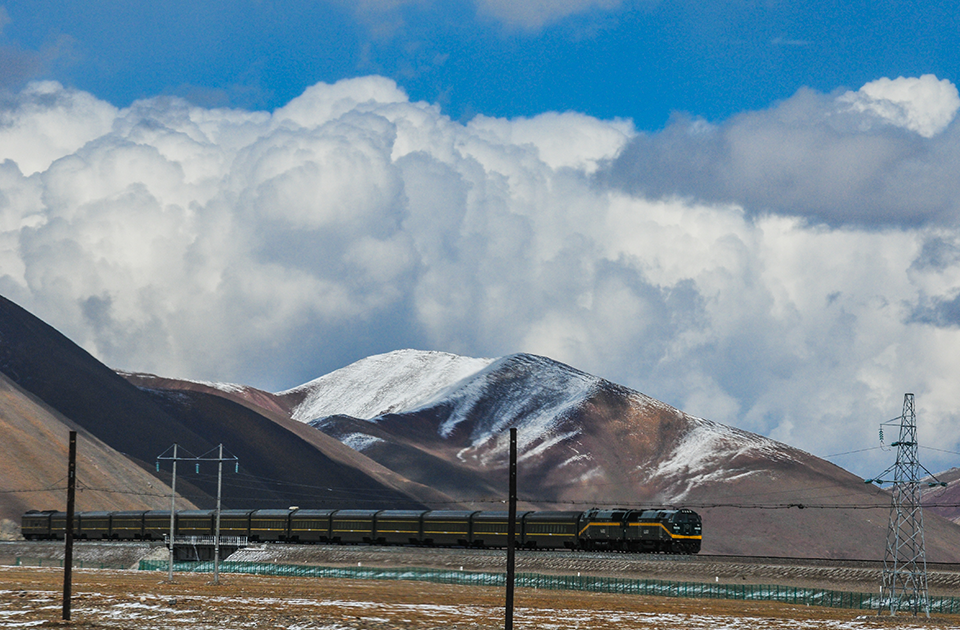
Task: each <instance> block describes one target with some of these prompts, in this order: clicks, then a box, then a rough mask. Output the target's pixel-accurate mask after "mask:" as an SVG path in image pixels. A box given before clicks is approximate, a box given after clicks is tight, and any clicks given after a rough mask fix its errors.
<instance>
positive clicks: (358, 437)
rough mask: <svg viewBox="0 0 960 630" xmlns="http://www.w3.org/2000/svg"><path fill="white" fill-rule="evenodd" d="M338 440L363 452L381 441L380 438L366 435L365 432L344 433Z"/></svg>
mask: <svg viewBox="0 0 960 630" xmlns="http://www.w3.org/2000/svg"><path fill="white" fill-rule="evenodd" d="M340 441H341V442H343V443H344V444H346V445H347V446H349V447H350V448H352V449H353V450H355V451H360V452H363V451H364V450H366V449H368V448H370V447H371V446H373V445H374V444H377V443H379V442H383V440H382V439H380V438H378V437H376V436H375V435H367V434H366V433H350V434H349V435H345V436H343V437H342V438H340Z"/></svg>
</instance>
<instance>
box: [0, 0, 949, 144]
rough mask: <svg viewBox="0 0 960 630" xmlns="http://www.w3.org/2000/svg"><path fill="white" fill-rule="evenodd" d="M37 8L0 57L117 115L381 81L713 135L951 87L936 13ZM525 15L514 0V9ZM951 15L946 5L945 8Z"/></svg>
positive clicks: (70, 0) (503, 106)
mask: <svg viewBox="0 0 960 630" xmlns="http://www.w3.org/2000/svg"><path fill="white" fill-rule="evenodd" d="M510 4H511V3H502V2H494V1H489V2H484V1H483V0H480V1H479V2H478V3H473V2H465V1H453V0H435V1H431V0H424V1H416V0H413V1H409V2H404V1H403V0H384V1H382V2H378V1H376V0H369V1H367V2H359V3H354V2H346V1H343V2H340V1H335V0H334V1H328V2H314V1H310V2H304V1H290V2H271V1H267V0H259V1H258V0H240V1H238V2H209V1H206V2H205V1H199V2H198V1H193V2H183V1H179V0H177V1H170V2H163V3H130V2H126V1H122V0H117V1H113V2H104V1H100V2H77V1H74V0H31V1H30V2H6V3H5V5H3V6H5V8H6V14H7V23H6V25H5V27H4V29H3V31H2V38H3V39H2V40H0V41H2V42H3V44H4V46H5V51H4V53H3V54H4V55H5V56H8V57H9V56H11V55H18V56H19V57H20V58H22V59H28V60H29V61H30V64H29V65H30V67H29V68H24V69H23V71H22V72H19V73H15V74H16V75H18V76H14V77H9V78H8V79H7V82H8V83H15V82H16V80H17V79H19V80H21V81H22V80H24V79H30V78H52V79H56V80H58V81H60V82H62V83H63V84H65V85H67V86H71V87H76V88H78V89H81V90H85V91H88V92H90V93H92V94H94V95H96V96H97V97H99V98H101V99H104V100H107V101H109V102H111V103H113V104H115V105H118V106H126V105H129V104H130V103H131V102H132V101H133V100H135V99H139V98H145V97H151V96H156V95H158V94H177V95H181V96H186V97H188V98H190V99H191V100H193V101H194V102H197V103H199V104H204V105H230V106H234V107H245V108H265V109H274V108H276V107H279V106H282V105H283V104H285V103H286V102H288V101H289V100H290V99H292V98H294V97H295V96H298V95H299V94H300V93H302V92H303V90H304V89H305V88H306V87H307V86H310V85H313V84H315V83H317V82H320V81H323V82H328V83H332V82H335V81H337V80H340V79H343V78H349V77H357V76H364V75H368V74H379V75H382V76H386V77H390V78H392V79H394V80H395V81H396V82H397V83H398V84H399V85H400V86H401V87H403V88H404V89H405V90H406V91H407V93H408V94H409V95H410V97H411V98H412V99H413V100H425V101H428V102H431V103H439V104H440V105H441V107H442V109H443V111H444V113H446V114H448V115H450V116H451V117H453V118H455V119H465V118H469V117H471V116H472V115H474V114H476V113H482V114H486V115H490V116H506V117H515V116H533V115H536V114H539V113H542V112H545V111H567V110H572V111H577V112H581V113H585V114H589V115H591V116H595V117H598V118H613V117H624V118H630V119H632V120H633V121H634V123H635V124H636V125H637V127H638V128H639V129H645V130H656V129H659V128H661V127H663V126H664V125H665V124H666V122H667V120H668V117H669V116H670V114H671V113H672V112H676V111H679V112H686V113H689V114H692V115H694V116H702V117H704V118H706V119H707V120H711V121H717V120H722V119H725V118H728V117H730V116H732V115H735V114H736V113H738V112H740V111H745V110H756V109H761V108H764V107H767V106H769V105H771V104H772V103H774V102H775V101H778V100H782V99H785V98H788V97H790V96H791V95H792V94H794V93H795V92H796V91H797V90H798V89H799V88H800V87H803V86H806V87H810V88H813V89H816V90H818V91H821V92H830V91H832V90H835V89H838V88H841V87H846V88H857V87H859V86H861V85H863V84H864V83H867V82H868V81H871V80H874V79H876V78H878V77H890V78H896V77H898V76H919V75H921V74H928V73H930V74H935V75H936V76H938V77H940V78H947V79H951V80H954V79H955V78H956V77H955V73H956V69H957V68H960V52H958V51H960V34H958V29H956V28H955V24H954V23H953V20H951V19H948V18H949V16H950V15H951V11H950V6H951V3H948V2H941V3H937V2H929V3H922V4H921V3H914V2H881V3H877V2H867V1H856V2H810V3H806V2H786V1H775V0H769V1H766V2H760V1H736V0H729V1H707V2H692V1H689V0H669V1H660V2H655V1H648V0H635V1H631V0H625V1H623V2H617V1H615V0H610V1H607V2H591V1H589V0H581V1H578V0H567V1H566V2H562V1H558V2H531V3H529V5H530V7H533V8H529V9H528V10H527V11H525V12H523V13H520V12H519V10H517V9H515V8H511V6H510ZM518 4H520V5H521V6H523V3H518ZM954 8H955V7H954Z"/></svg>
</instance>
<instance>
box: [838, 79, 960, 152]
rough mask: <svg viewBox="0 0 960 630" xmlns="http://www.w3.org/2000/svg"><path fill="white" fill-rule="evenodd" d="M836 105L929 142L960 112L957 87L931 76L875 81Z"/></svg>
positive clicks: (842, 98)
mask: <svg viewBox="0 0 960 630" xmlns="http://www.w3.org/2000/svg"><path fill="white" fill-rule="evenodd" d="M838 100H839V101H841V102H843V103H848V104H849V105H850V108H851V109H853V110H855V111H857V112H870V113H872V114H875V115H876V116H877V117H878V118H881V119H882V120H884V121H886V122H889V123H890V124H893V125H896V126H898V127H903V128H905V129H909V130H910V131H915V132H917V133H918V134H920V135H921V136H923V137H924V138H930V137H932V136H934V135H936V134H938V133H940V132H941V131H943V130H944V129H945V128H946V127H947V125H949V124H950V123H951V122H952V121H953V119H954V117H955V116H956V115H957V109H960V94H958V93H957V86H955V85H954V84H953V83H951V82H950V81H948V80H947V79H941V80H937V77H935V76H934V75H932V74H925V75H923V76H922V77H919V78H912V77H911V78H905V77H899V78H897V79H887V78H883V79H878V80H876V81H871V82H870V83H867V84H866V85H864V86H863V87H862V88H860V89H859V90H858V91H856V92H847V93H845V94H843V95H842V96H840V97H839V99H838Z"/></svg>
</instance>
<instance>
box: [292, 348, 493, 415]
mask: <svg viewBox="0 0 960 630" xmlns="http://www.w3.org/2000/svg"><path fill="white" fill-rule="evenodd" d="M493 361H494V359H475V358H470V357H461V356H458V355H455V354H449V353H446V352H426V351H420V350H396V351H394V352H388V353H386V354H378V355H374V356H372V357H367V358H366V359H361V360H360V361H357V362H356V363H351V364H350V365H348V366H346V367H344V368H341V369H339V370H336V371H334V372H331V373H329V374H326V375H324V376H321V377H320V378H318V379H315V380H313V381H310V382H309V383H305V384H303V385H300V386H298V387H294V388H293V389H288V390H286V391H283V392H278V394H277V395H278V396H286V395H290V394H304V398H303V401H302V402H301V403H300V404H298V405H297V406H296V407H295V408H294V409H293V412H292V416H293V419H294V420H299V421H300V422H310V421H311V420H314V419H316V418H321V417H324V416H332V415H335V414H342V415H348V416H353V417H354V418H359V419H361V420H374V419H375V418H377V417H378V416H381V415H383V414H387V413H402V412H404V411H410V410H412V409H415V408H417V407H420V406H422V405H423V403H424V402H425V401H427V400H429V399H431V398H435V397H436V396H437V395H438V391H439V392H441V394H442V392H443V391H446V390H447V389H449V388H450V387H451V386H453V385H455V384H456V383H458V382H459V381H461V380H463V379H464V378H467V377H469V376H471V375H473V374H476V373H477V372H478V371H480V370H482V369H483V368H485V367H487V366H488V365H490V363H492V362H493Z"/></svg>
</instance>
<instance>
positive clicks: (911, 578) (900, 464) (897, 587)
mask: <svg viewBox="0 0 960 630" xmlns="http://www.w3.org/2000/svg"><path fill="white" fill-rule="evenodd" d="M897 422H899V423H900V435H899V437H898V439H897V441H896V442H894V443H893V444H891V445H890V446H895V447H897V461H896V463H895V464H894V465H893V466H891V467H890V468H888V469H887V470H885V471H884V472H883V473H882V474H881V475H880V476H879V477H877V478H876V479H867V480H866V483H877V484H884V483H892V484H893V486H892V487H891V489H890V495H891V503H890V520H889V523H888V525H887V550H886V553H885V554H884V556H883V573H882V574H881V580H880V607H879V608H878V610H877V614H878V615H879V614H881V613H882V612H883V611H884V609H886V608H889V610H890V614H891V615H896V614H897V612H898V611H899V610H912V611H913V614H914V615H917V614H918V613H919V612H920V610H921V609H922V610H923V611H924V612H925V613H926V615H927V617H929V616H930V597H929V593H928V591H927V560H926V556H925V554H924V549H923V510H922V508H921V505H920V479H921V476H920V472H921V471H923V472H925V473H926V474H927V476H929V477H931V478H932V477H933V475H931V474H930V471H928V470H927V469H926V468H924V467H923V466H922V465H921V464H920V459H919V457H918V456H917V412H916V407H915V406H914V399H913V394H904V396H903V414H902V415H901V416H900V417H899V418H894V419H893V420H889V421H887V422H884V423H883V424H882V425H881V429H880V436H881V438H880V439H881V441H882V440H883V426H894V425H895V423H897ZM891 473H892V477H893V478H892V479H887V478H886V477H887V476H888V475H891ZM929 485H931V486H934V485H946V484H941V483H940V482H939V481H937V482H936V483H930V484H929Z"/></svg>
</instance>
